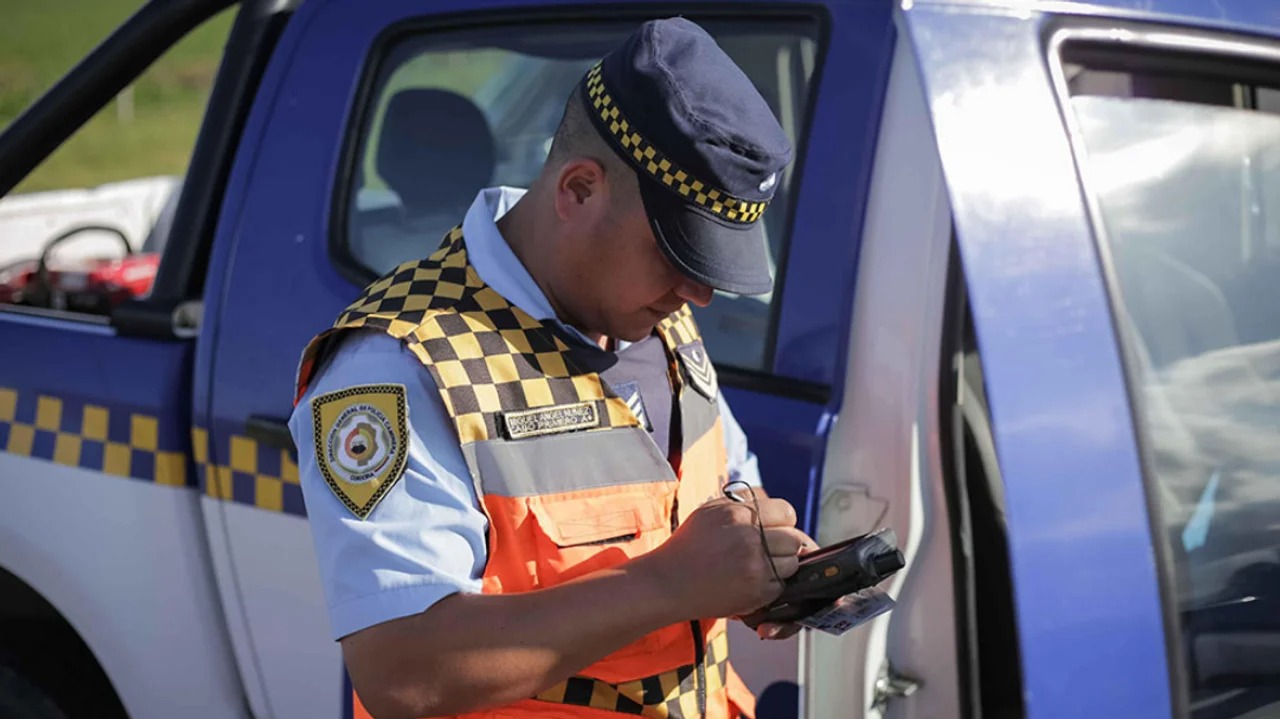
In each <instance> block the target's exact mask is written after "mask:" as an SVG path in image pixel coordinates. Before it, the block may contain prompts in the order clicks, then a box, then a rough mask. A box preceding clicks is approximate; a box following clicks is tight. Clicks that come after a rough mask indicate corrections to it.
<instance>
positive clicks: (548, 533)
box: [528, 482, 672, 587]
mask: <svg viewBox="0 0 1280 719" xmlns="http://www.w3.org/2000/svg"><path fill="white" fill-rule="evenodd" d="M666 484H667V483H666V482H663V483H661V484H660V485H649V484H644V485H638V486H629V487H628V488H627V489H625V490H619V489H618V488H617V487H605V488H600V489H593V490H587V491H581V492H569V493H564V494H558V495H543V496H538V497H529V498H528V501H529V510H530V514H532V515H533V518H534V520H535V521H536V523H537V530H536V531H535V543H536V545H537V554H538V561H537V572H538V577H537V583H538V585H539V586H543V587H547V586H553V585H556V584H559V583H561V582H565V581H568V580H570V579H574V578H576V577H580V576H582V575H585V574H590V573H591V572H595V571H598V570H601V569H607V568H609V567H614V566H617V565H619V564H622V563H623V562H625V561H627V560H628V559H631V558H633V557H638V556H640V555H641V554H644V553H645V552H648V551H650V550H652V549H654V548H656V547H657V546H658V545H660V544H662V542H663V541H665V540H666V539H667V537H669V536H670V534H671V528H670V520H669V517H670V502H671V499H670V497H671V495H672V493H671V491H670V490H669V489H668V488H667V487H666V486H663V485H666Z"/></svg>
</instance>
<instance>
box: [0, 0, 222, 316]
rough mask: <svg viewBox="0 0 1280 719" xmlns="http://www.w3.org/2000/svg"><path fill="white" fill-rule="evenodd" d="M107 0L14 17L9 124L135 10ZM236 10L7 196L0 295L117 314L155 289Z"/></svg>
mask: <svg viewBox="0 0 1280 719" xmlns="http://www.w3.org/2000/svg"><path fill="white" fill-rule="evenodd" d="M102 5H103V6H102V7H98V6H96V5H95V6H93V7H92V8H89V7H87V6H86V8H85V9H84V10H85V12H86V17H84V18H79V17H78V18H77V20H76V22H71V23H68V22H67V20H66V18H65V17H64V16H62V15H59V14H58V13H51V12H49V11H48V10H47V9H43V8H42V7H41V6H39V4H32V5H31V7H30V8H29V9H24V8H25V6H22V7H19V6H14V11H13V14H12V15H6V18H5V22H4V23H0V40H4V42H0V127H3V126H5V125H7V124H8V123H9V122H10V121H12V120H13V119H14V118H15V117H17V116H18V114H19V113H21V112H22V111H23V110H24V109H25V108H26V107H27V106H28V105H30V104H31V103H32V102H34V101H35V100H36V99H37V98H38V97H39V96H40V94H41V93H43V92H44V91H45V90H47V89H48V88H49V87H50V86H52V85H53V84H54V83H55V82H57V80H58V79H59V78H60V77H61V75H62V74H63V73H65V72H66V71H67V70H68V69H69V68H70V67H71V65H72V64H73V63H74V62H76V61H78V60H79V59H80V56H81V55H82V54H83V53H86V52H88V51H89V50H90V49H92V47H93V45H94V44H96V43H97V42H99V41H101V39H102V38H103V37H105V36H106V35H107V34H108V33H109V32H110V31H111V29H112V28H113V27H114V26H115V25H117V24H119V23H120V22H122V21H123V20H124V19H125V17H124V15H123V14H118V13H117V12H115V11H117V10H119V8H118V7H117V5H118V4H110V3H105V4H102ZM117 15H119V16H117ZM234 17H235V9H234V8H232V9H229V10H226V11H224V12H222V13H220V14H218V15H217V16H215V17H214V18H212V19H210V20H208V21H207V22H205V23H204V24H202V25H201V26H200V27H198V28H196V29H195V30H193V31H192V32H191V33H189V34H188V35H187V36H186V37H184V38H183V39H182V40H181V41H179V42H178V43H177V44H176V45H174V46H173V47H172V48H170V49H169V51H168V52H166V53H165V54H164V55H163V56H162V57H161V58H159V59H158V60H156V62H155V63H153V64H152V65H151V66H150V67H149V68H148V69H147V70H146V71H145V72H143V73H142V74H141V75H140V76H139V77H138V78H137V79H136V80H135V81H134V83H133V84H132V85H130V86H129V87H128V88H126V89H125V90H124V91H123V92H121V93H120V94H119V95H117V96H116V97H115V98H114V99H113V100H112V101H111V102H109V103H107V105H106V106H104V107H103V108H102V109H101V110H100V111H99V112H98V113H97V114H96V115H95V116H94V117H93V118H91V119H90V120H89V121H88V122H87V123H85V125H84V126H83V127H81V128H80V129H79V130H77V131H76V133H75V134H73V135H72V136H71V137H70V138H69V139H68V140H67V141H66V142H64V143H63V144H62V146H60V147H59V148H58V149H57V150H55V151H54V152H53V153H52V154H51V155H50V156H49V157H47V158H46V159H45V161H44V162H43V163H41V164H40V166H39V167H37V168H36V169H35V170H33V171H32V172H31V174H29V175H28V176H27V177H26V178H24V179H23V181H22V182H21V183H20V184H19V185H18V186H17V187H15V188H14V189H13V190H12V191H11V192H10V193H9V194H8V195H6V196H5V197H4V198H0V305H4V304H11V305H20V306H25V307H37V308H50V309H58V310H67V311H73V312H83V313H89V314H109V313H110V312H111V309H112V308H113V307H115V306H116V305H118V304H119V303H120V302H122V301H124V300H126V299H130V298H141V297H145V296H146V295H147V294H148V293H149V292H150V289H151V284H152V281H153V280H154V278H155V273H156V270H157V269H158V267H159V264H160V255H161V253H162V252H163V250H164V246H165V243H166V241H167V240H168V232H169V227H170V226H171V224H172V217H173V211H174V206H175V204H176V202H177V195H178V192H177V190H178V188H179V187H180V186H181V182H182V177H183V176H184V175H185V173H186V170H187V163H188V161H189V159H190V156H191V151H192V149H193V148H194V146H195V139H196V134H197V132H198V131H199V129H200V122H201V120H202V119H203V117H204V111H205V105H206V103H207V100H208V97H209V92H210V90H211V88H212V86H213V79H214V75H215V73H216V72H217V69H218V66H219V63H220V62H221V58H222V50H223V45H224V44H225V43H226V39H227V35H228V34H229V33H230V30H231V23H232V21H233V20H234ZM42 38H43V39H42ZM41 258H43V259H44V260H45V262H44V263H43V265H42V264H41Z"/></svg>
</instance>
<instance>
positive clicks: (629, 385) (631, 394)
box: [613, 382, 653, 430]
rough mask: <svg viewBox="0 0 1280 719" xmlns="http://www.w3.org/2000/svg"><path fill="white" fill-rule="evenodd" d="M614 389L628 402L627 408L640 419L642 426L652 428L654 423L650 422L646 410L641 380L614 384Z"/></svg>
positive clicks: (646, 428) (647, 428)
mask: <svg viewBox="0 0 1280 719" xmlns="http://www.w3.org/2000/svg"><path fill="white" fill-rule="evenodd" d="M613 391H614V392H617V393H618V397H620V398H622V401H623V402H626V403H627V409H629V410H631V414H634V415H635V416H636V419H638V420H640V426H641V427H642V428H643V429H645V430H652V429H653V425H651V424H649V415H648V413H646V412H645V411H644V398H643V397H641V396H640V383H639V382H623V383H622V384H616V385H614V386H613Z"/></svg>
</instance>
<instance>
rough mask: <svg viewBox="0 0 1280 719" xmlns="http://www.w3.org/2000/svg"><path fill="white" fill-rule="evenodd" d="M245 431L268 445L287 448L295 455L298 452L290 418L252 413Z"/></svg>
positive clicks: (254, 438) (250, 437) (247, 434)
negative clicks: (290, 426)
mask: <svg viewBox="0 0 1280 719" xmlns="http://www.w3.org/2000/svg"><path fill="white" fill-rule="evenodd" d="M244 433H245V435H246V436H247V437H249V439H252V440H256V441H258V442H261V443H262V444H265V445H267V446H268V447H275V448H277V449H287V450H289V451H290V452H293V453H294V454H295V455H296V454H297V453H298V448H297V447H296V446H294V444H293V435H292V434H290V433H289V421H288V420H283V419H277V418H275V417H265V416H263V415H260V414H252V415H249V419H247V420H245V423H244Z"/></svg>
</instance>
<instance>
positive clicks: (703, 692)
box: [689, 619, 707, 719]
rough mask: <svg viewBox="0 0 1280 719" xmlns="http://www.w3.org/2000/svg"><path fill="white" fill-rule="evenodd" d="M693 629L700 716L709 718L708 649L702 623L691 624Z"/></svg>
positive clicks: (694, 621) (696, 621)
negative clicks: (704, 643) (704, 640)
mask: <svg viewBox="0 0 1280 719" xmlns="http://www.w3.org/2000/svg"><path fill="white" fill-rule="evenodd" d="M689 626H690V628H692V629H693V664H694V667H696V669H697V678H695V679H694V680H693V681H694V682H695V683H696V685H697V691H698V715H699V716H701V717H702V718H703V719H706V717H707V648H706V647H705V646H703V642H702V639H703V637H702V622H701V621H699V620H697V619H695V620H693V621H692V622H689Z"/></svg>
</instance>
